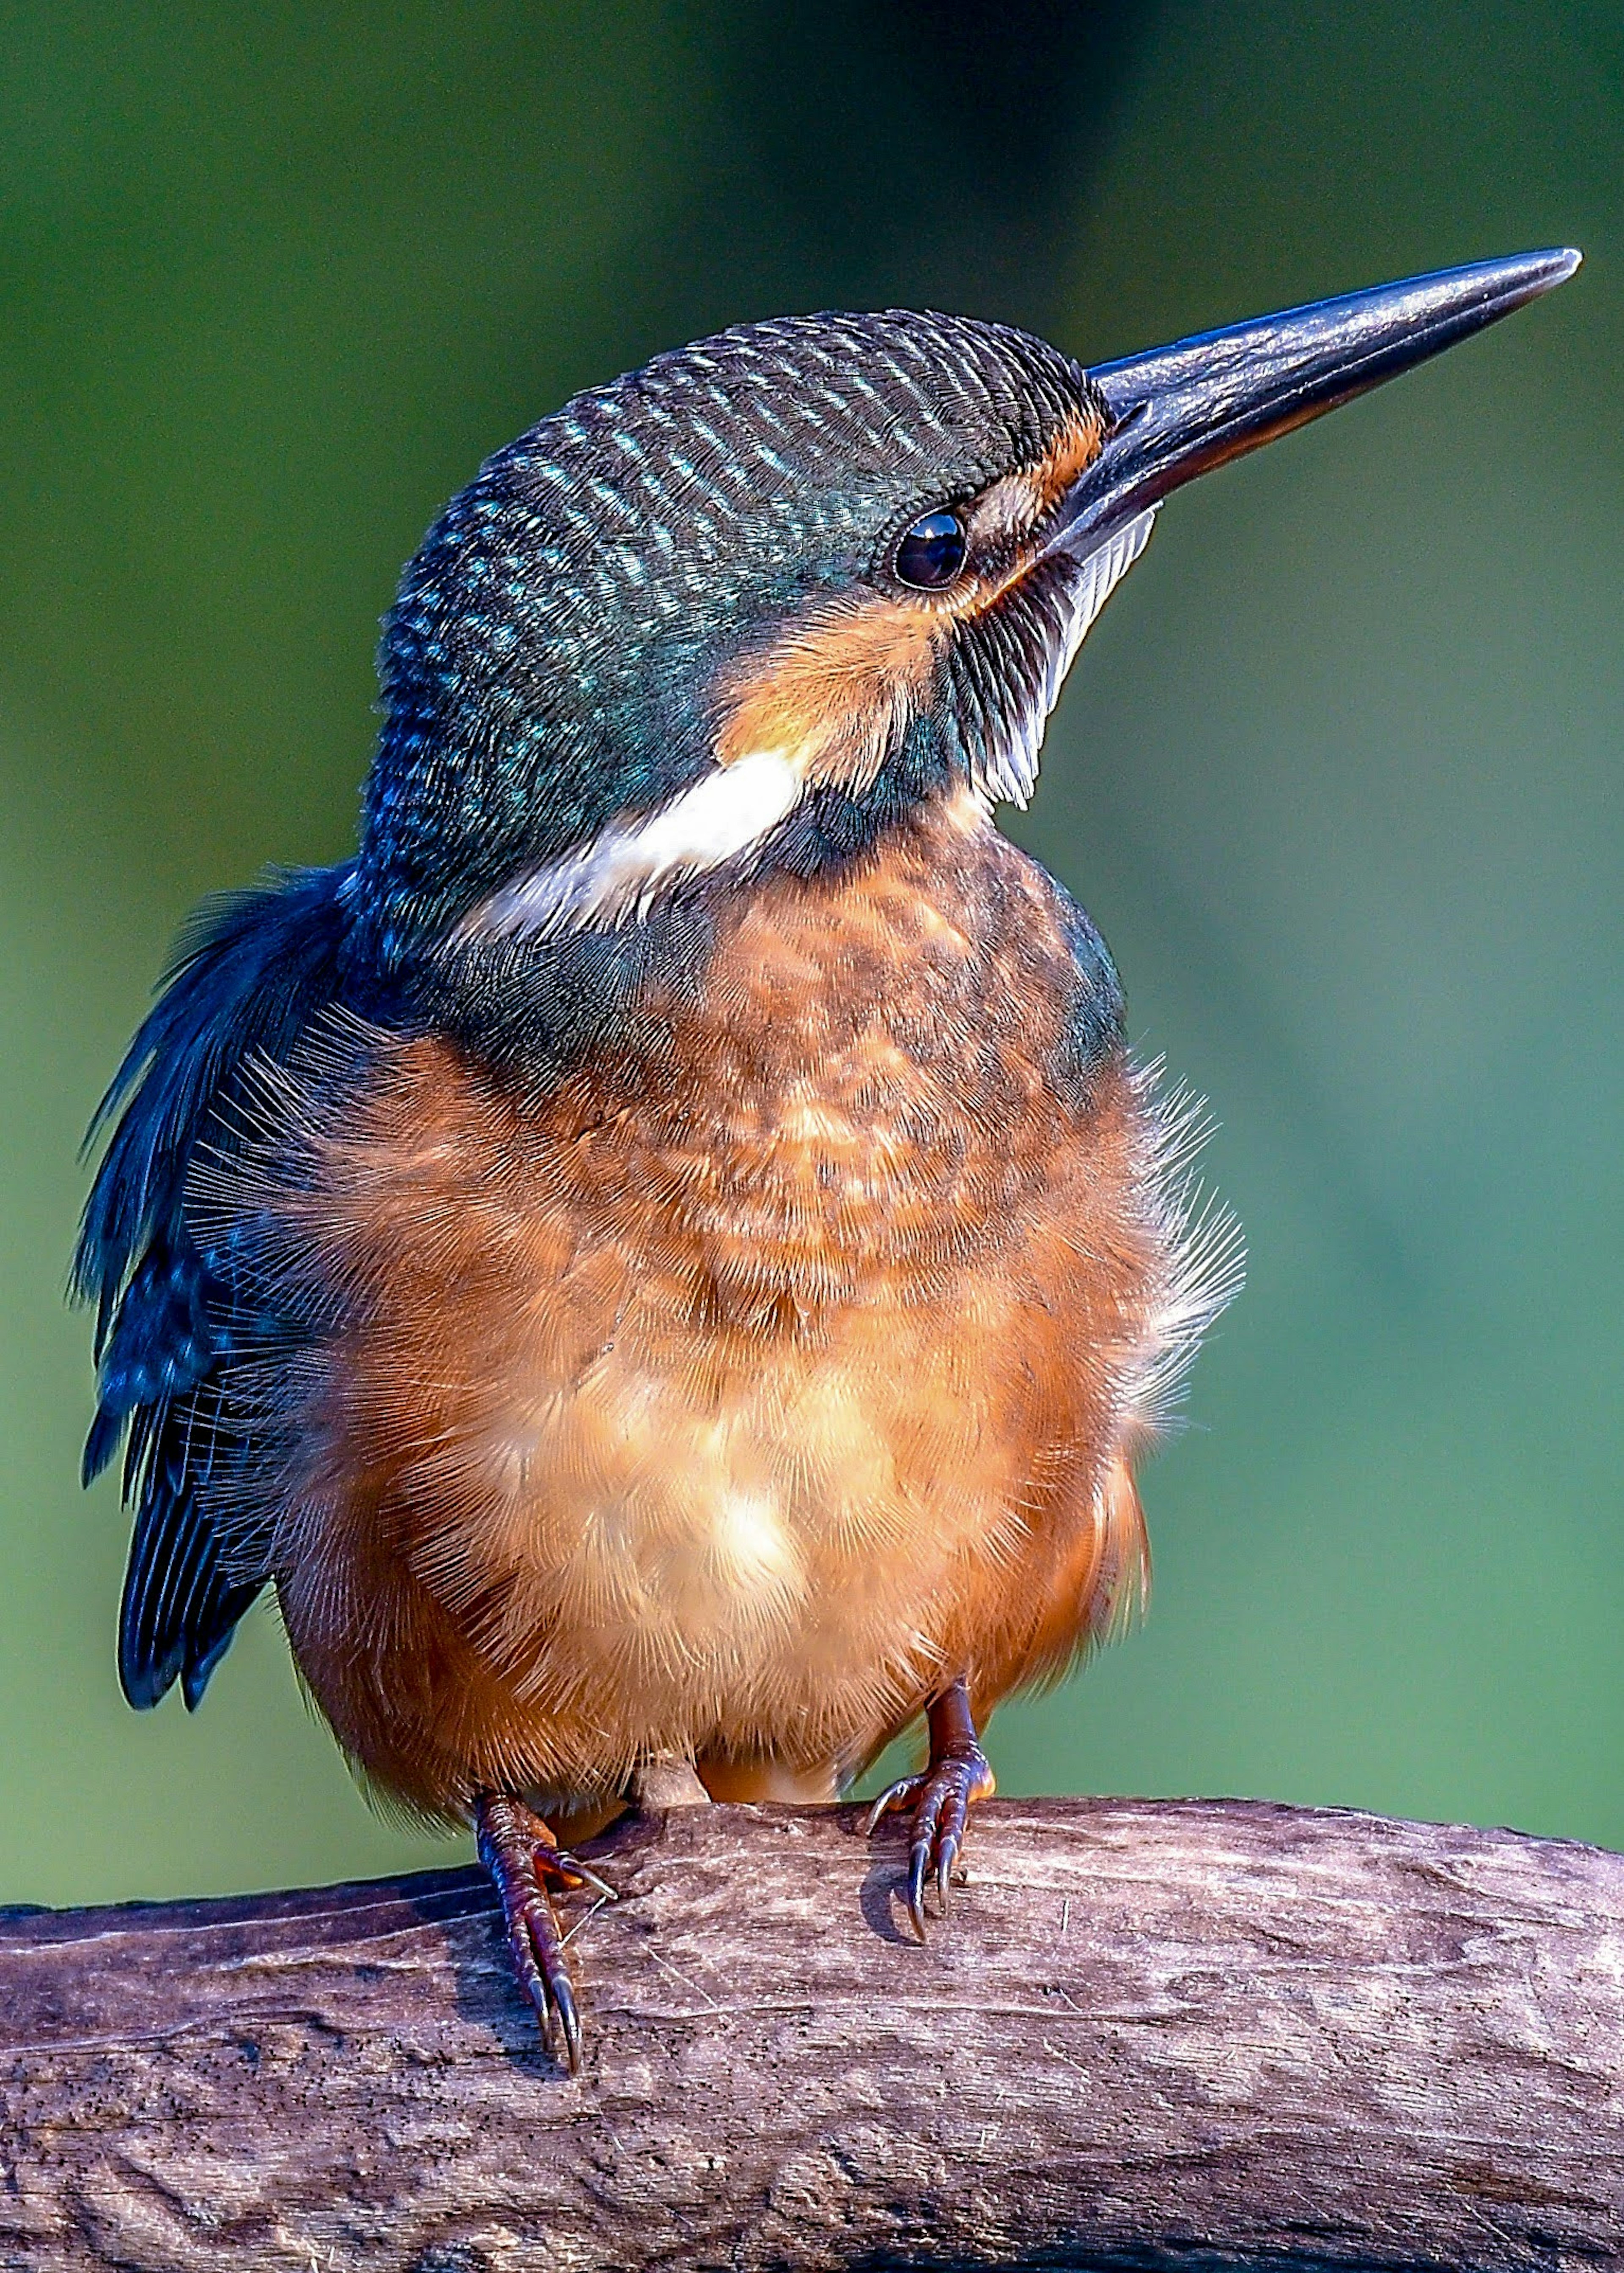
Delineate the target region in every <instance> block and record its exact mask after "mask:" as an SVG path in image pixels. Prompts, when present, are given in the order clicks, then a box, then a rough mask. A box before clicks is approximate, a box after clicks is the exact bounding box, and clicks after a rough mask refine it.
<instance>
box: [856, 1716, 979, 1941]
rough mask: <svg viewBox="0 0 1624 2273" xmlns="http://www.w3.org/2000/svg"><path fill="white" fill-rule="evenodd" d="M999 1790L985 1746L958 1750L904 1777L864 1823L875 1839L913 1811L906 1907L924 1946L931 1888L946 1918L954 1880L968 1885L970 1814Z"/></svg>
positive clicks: (880, 1799)
mask: <svg viewBox="0 0 1624 2273" xmlns="http://www.w3.org/2000/svg"><path fill="white" fill-rule="evenodd" d="M995 1789H996V1783H995V1780H994V1777H993V1772H992V1764H991V1762H990V1761H989V1759H988V1758H987V1755H986V1753H985V1752H983V1751H982V1750H981V1746H980V1745H979V1744H955V1745H954V1746H953V1748H952V1750H951V1752H944V1753H942V1754H941V1755H940V1756H939V1757H938V1758H937V1759H933V1760H932V1761H931V1763H930V1765H929V1767H927V1768H923V1769H921V1771H920V1773H919V1774H917V1775H906V1776H899V1777H898V1779H897V1782H895V1783H893V1784H889V1785H888V1786H887V1787H886V1789H884V1790H883V1792H882V1793H881V1794H880V1796H879V1797H878V1798H877V1799H876V1801H875V1803H874V1804H873V1805H872V1807H870V1808H869V1810H868V1815H867V1816H866V1817H865V1819H864V1821H863V1831H864V1834H865V1835H867V1836H869V1837H872V1835H873V1834H874V1832H875V1831H876V1828H877V1827H878V1826H879V1825H880V1824H881V1823H882V1822H883V1820H884V1819H885V1817H886V1816H887V1815H889V1814H891V1812H893V1811H895V1812H898V1813H899V1812H901V1811H902V1810H903V1809H904V1808H908V1807H911V1808H912V1809H913V1811H914V1823H913V1831H912V1835H911V1837H910V1839H909V1842H908V1876H907V1904H908V1916H909V1917H910V1918H911V1919H912V1921H913V1924H914V1932H915V1933H916V1934H917V1935H918V1936H919V1938H920V1939H921V1941H923V1940H924V1939H925V1886H926V1882H927V1880H928V1879H929V1880H931V1881H933V1882H934V1884H935V1887H936V1901H937V1903H938V1904H939V1906H940V1909H941V1912H942V1915H943V1917H946V1916H947V1915H948V1911H949V1909H950V1908H951V1887H952V1885H953V1882H954V1880H955V1879H957V1880H958V1882H959V1885H961V1886H962V1885H963V1883H964V1879H965V1872H964V1870H963V1868H962V1866H961V1865H960V1860H959V1858H960V1857H961V1856H962V1854H963V1851H964V1840H965V1827H966V1824H967V1823H968V1821H969V1817H970V1809H971V1807H972V1805H973V1804H974V1802H975V1801H976V1800H978V1799H989V1798H990V1797H991V1796H992V1794H993V1792H994V1790H995Z"/></svg>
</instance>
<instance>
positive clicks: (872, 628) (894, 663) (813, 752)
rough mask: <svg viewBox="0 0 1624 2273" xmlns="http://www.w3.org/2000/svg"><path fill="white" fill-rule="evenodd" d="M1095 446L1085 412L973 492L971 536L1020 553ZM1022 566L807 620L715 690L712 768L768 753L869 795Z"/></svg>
mask: <svg viewBox="0 0 1624 2273" xmlns="http://www.w3.org/2000/svg"><path fill="white" fill-rule="evenodd" d="M1101 438H1102V428H1101V422H1100V420H1099V418H1098V417H1097V416H1095V415H1094V413H1092V412H1082V411H1079V412H1077V413H1074V414H1073V416H1071V418H1070V419H1068V421H1067V422H1066V424H1065V425H1064V427H1063V428H1062V429H1061V431H1060V432H1059V433H1058V434H1057V435H1056V438H1055V439H1054V441H1053V442H1052V443H1051V444H1050V445H1049V449H1048V450H1047V451H1046V452H1045V453H1044V454H1043V456H1042V457H1041V459H1040V460H1039V461H1037V463H1036V464H1035V465H1034V466H1029V467H1025V468H1023V469H1021V470H1020V471H1019V472H1018V473H1013V474H1008V475H1005V476H1004V478H1003V479H1002V480H1001V481H998V482H996V483H995V484H993V486H992V488H991V489H989V490H988V491H985V492H984V493H983V495H982V497H981V499H980V500H979V501H978V503H977V505H976V506H975V507H974V509H973V511H972V516H971V518H972V526H973V528H974V526H975V525H977V524H979V525H980V526H981V528H982V529H983V530H989V529H993V530H996V532H997V533H999V534H1000V535H1002V536H1004V537H1005V538H1006V540H1007V539H1008V538H1011V537H1012V538H1014V539H1015V540H1016V542H1017V544H1020V540H1022V539H1023V538H1024V537H1025V536H1026V533H1027V532H1029V531H1030V530H1032V529H1035V528H1036V527H1037V526H1038V524H1039V523H1040V522H1041V521H1042V520H1043V518H1044V516H1045V515H1046V514H1048V513H1049V511H1051V510H1052V508H1053V507H1054V506H1056V504H1057V503H1058V502H1059V500H1060V499H1061V498H1063V497H1064V494H1065V492H1066V491H1067V490H1068V489H1069V488H1070V487H1071V484H1072V483H1073V482H1074V481H1075V480H1076V479H1077V477H1078V476H1079V474H1080V473H1082V472H1084V471H1085V470H1086V468H1087V467H1088V466H1090V465H1092V463H1093V462H1094V459H1095V458H1096V457H1097V456H1098V455H1099V453H1100V446H1101ZM1027 566H1028V561H1027V559H1026V551H1025V548H1024V545H1022V546H1021V550H1020V553H1019V557H1018V558H1017V559H1015V560H1014V561H1013V562H1012V563H1011V566H1010V567H1009V569H1008V570H1007V572H1006V573H1005V574H1002V575H999V576H997V577H994V578H988V577H977V576H974V575H970V576H966V577H965V578H964V579H963V580H962V581H961V582H960V583H959V584H958V585H956V586H954V587H952V588H951V589H950V590H948V591H945V592H944V593H943V594H942V595H941V596H939V597H937V598H935V599H932V600H924V599H920V600H910V599H905V598H898V597H893V596H889V595H886V594H883V593H873V594H869V595H868V596H865V597H863V598H861V599H844V600H839V601H835V602H832V603H830V604H826V605H825V606H824V607H823V608H822V609H819V610H817V611H814V612H813V613H812V614H811V615H809V616H808V617H807V618H805V619H803V620H802V621H801V622H800V623H799V624H796V625H794V626H792V627H791V628H790V629H789V630H787V631H786V633H785V634H783V635H782V636H781V637H780V638H779V639H778V641H777V642H776V643H775V644H774V645H773V646H772V647H771V648H769V649H767V650H766V652H765V653H764V654H762V655H758V656H754V657H752V658H751V659H750V660H749V661H748V663H746V664H743V665H742V666H741V668H740V669H739V670H738V671H735V672H734V673H733V675H732V676H731V677H729V678H727V679H724V680H723V682H722V686H721V689H720V695H721V710H722V722H721V724H720V727H719V728H718V732H717V737H716V754H717V757H718V761H720V763H722V764H723V765H725V766H726V765H733V764H736V763H737V762H738V761H739V760H740V759H741V758H744V757H748V756H750V755H752V754H754V753H756V752H757V751H763V750H775V751H778V752H780V753H781V754H783V755H784V756H785V757H786V759H788V761H790V763H791V764H792V765H793V766H794V767H796V768H797V769H798V770H799V771H800V773H801V777H802V778H803V779H804V780H805V781H807V782H808V783H811V782H838V783H840V784H845V785H846V786H847V787H850V788H853V789H860V790H861V789H864V788H867V787H868V784H870V783H872V781H873V780H874V778H875V776H876V774H877V773H878V772H879V769H880V768H881V766H882V765H883V763H884V761H885V758H886V754H887V753H888V752H889V751H890V750H891V749H893V748H894V747H895V746H896V744H897V743H898V740H899V739H900V738H901V736H902V735H903V733H904V732H905V731H906V728H907V726H908V724H909V722H910V721H911V720H912V719H913V718H914V717H916V716H918V715H919V713H920V711H921V709H922V708H923V707H924V705H925V704H926V702H927V701H929V694H930V689H931V686H932V682H933V680H934V679H935V677H936V671H937V667H938V665H939V663H940V659H941V656H942V652H943V649H944V647H945V645H946V643H947V641H949V640H951V637H952V635H953V629H954V626H955V624H956V623H958V622H959V621H962V620H965V619H968V618H972V617H974V616H978V615H981V614H982V613H984V612H985V611H986V610H987V609H989V608H991V607H994V606H996V604H997V602H998V601H999V600H1000V599H1001V598H1002V597H1003V596H1004V593H1005V592H1007V591H1008V590H1009V589H1010V588H1011V585H1013V584H1016V583H1019V581H1020V579H1021V577H1022V576H1023V575H1025V574H1026V568H1027Z"/></svg>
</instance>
